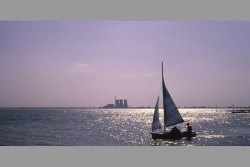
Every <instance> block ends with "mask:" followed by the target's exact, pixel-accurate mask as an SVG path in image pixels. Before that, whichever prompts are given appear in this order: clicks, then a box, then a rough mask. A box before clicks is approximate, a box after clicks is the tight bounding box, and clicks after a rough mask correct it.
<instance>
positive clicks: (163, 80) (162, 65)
mask: <svg viewBox="0 0 250 167" xmlns="http://www.w3.org/2000/svg"><path fill="white" fill-rule="evenodd" d="M161 74H162V91H163V90H164V77H163V61H162V62H161ZM162 96H163V98H162V99H163V118H165V104H164V93H162ZM165 128H166V127H165V119H163V130H164V131H165Z"/></svg>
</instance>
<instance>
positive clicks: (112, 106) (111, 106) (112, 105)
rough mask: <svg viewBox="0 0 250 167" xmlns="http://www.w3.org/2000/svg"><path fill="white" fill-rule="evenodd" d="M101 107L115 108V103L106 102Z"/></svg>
mask: <svg viewBox="0 0 250 167" xmlns="http://www.w3.org/2000/svg"><path fill="white" fill-rule="evenodd" d="M103 108H115V105H114V104H107V105H106V106H104V107H103Z"/></svg>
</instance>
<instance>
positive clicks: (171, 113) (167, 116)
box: [151, 62, 196, 139]
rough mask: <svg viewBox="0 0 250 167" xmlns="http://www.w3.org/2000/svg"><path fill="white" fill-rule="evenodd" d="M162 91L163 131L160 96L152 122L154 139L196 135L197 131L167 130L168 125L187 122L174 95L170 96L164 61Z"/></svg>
mask: <svg viewBox="0 0 250 167" xmlns="http://www.w3.org/2000/svg"><path fill="white" fill-rule="evenodd" d="M162 91H163V110H164V124H163V131H162V130H161V123H160V119H159V96H158V99H157V102H156V106H155V110H154V115H153V122H152V133H151V134H152V139H181V138H183V137H188V138H191V137H194V136H196V133H195V132H188V131H186V132H180V131H179V133H173V130H172V131H170V132H167V131H166V128H167V127H170V126H173V125H177V124H180V123H183V122H185V121H184V120H183V118H182V116H181V114H180V112H179V110H178V108H177V107H176V105H175V103H174V101H173V99H172V97H171V96H170V94H169V92H168V90H167V88H166V85H165V82H164V76H163V62H162Z"/></svg>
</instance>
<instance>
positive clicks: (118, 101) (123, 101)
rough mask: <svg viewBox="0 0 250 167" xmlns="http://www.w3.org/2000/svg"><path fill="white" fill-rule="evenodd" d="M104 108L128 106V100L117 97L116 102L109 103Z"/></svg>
mask: <svg viewBox="0 0 250 167" xmlns="http://www.w3.org/2000/svg"><path fill="white" fill-rule="evenodd" d="M103 108H128V100H127V99H116V97H115V104H107V105H106V106H104V107H103Z"/></svg>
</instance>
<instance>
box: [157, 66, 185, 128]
mask: <svg viewBox="0 0 250 167" xmlns="http://www.w3.org/2000/svg"><path fill="white" fill-rule="evenodd" d="M162 91H163V109H164V128H166V127H168V126H171V125H176V124H179V123H181V122H184V120H183V118H182V117H181V114H180V112H179V111H178V108H177V107H176V105H175V104H174V101H173V99H172V98H171V96H170V94H169V92H168V90H167V88H166V85H165V82H164V77H163V62H162Z"/></svg>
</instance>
